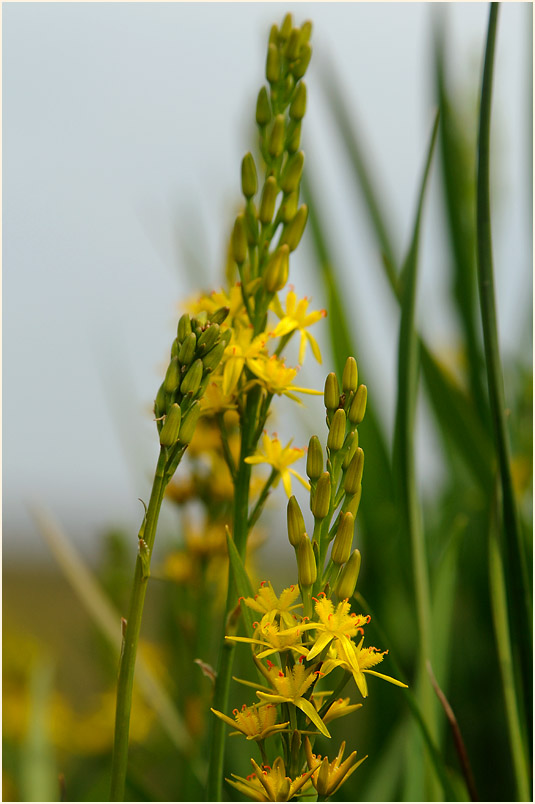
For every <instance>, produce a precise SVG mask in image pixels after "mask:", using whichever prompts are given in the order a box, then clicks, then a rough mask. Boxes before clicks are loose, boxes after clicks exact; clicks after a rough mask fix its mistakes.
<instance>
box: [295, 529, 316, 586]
mask: <svg viewBox="0 0 535 804" xmlns="http://www.w3.org/2000/svg"><path fill="white" fill-rule="evenodd" d="M296 557H297V578H298V580H299V584H300V586H305V587H308V586H312V584H313V583H314V582H315V580H316V578H317V575H318V570H317V567H316V558H315V556H314V550H313V548H312V542H311V541H310V539H309V538H308V536H307V535H306V533H305V535H304V538H303V539H302V540H301V541H300V542H299V544H298V546H297V548H296Z"/></svg>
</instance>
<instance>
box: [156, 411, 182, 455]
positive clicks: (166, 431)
mask: <svg viewBox="0 0 535 804" xmlns="http://www.w3.org/2000/svg"><path fill="white" fill-rule="evenodd" d="M181 419H182V411H181V410H180V405H177V403H176V402H175V403H174V404H172V405H171V407H170V409H169V413H168V414H167V416H166V417H165V422H164V425H163V427H162V429H161V430H160V444H161V445H162V447H172V446H173V444H176V442H177V441H178V433H179V430H180V421H181Z"/></svg>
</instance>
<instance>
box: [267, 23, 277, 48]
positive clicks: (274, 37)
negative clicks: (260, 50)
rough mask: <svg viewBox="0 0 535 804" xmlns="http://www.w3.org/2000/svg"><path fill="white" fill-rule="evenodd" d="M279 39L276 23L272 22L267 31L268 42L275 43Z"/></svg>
mask: <svg viewBox="0 0 535 804" xmlns="http://www.w3.org/2000/svg"><path fill="white" fill-rule="evenodd" d="M278 39H279V28H278V25H275V24H273V25H272V26H271V28H270V31H269V40H268V42H269V44H270V45H276V44H277V41H278Z"/></svg>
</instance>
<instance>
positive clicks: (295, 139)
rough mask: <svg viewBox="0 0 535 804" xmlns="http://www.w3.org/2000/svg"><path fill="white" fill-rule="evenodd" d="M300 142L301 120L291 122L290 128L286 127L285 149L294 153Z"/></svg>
mask: <svg viewBox="0 0 535 804" xmlns="http://www.w3.org/2000/svg"><path fill="white" fill-rule="evenodd" d="M300 144H301V121H299V123H295V122H294V123H293V125H292V126H291V128H290V127H289V128H288V134H287V136H286V150H287V151H288V153H289V154H294V153H295V152H296V151H298V150H299V146H300Z"/></svg>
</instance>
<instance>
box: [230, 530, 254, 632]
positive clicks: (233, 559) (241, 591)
mask: <svg viewBox="0 0 535 804" xmlns="http://www.w3.org/2000/svg"><path fill="white" fill-rule="evenodd" d="M227 548H228V558H229V562H230V566H231V568H232V576H233V581H234V585H235V587H236V591H237V593H238V597H254V590H253V586H252V584H251V581H250V579H249V575H248V574H247V570H246V569H245V566H244V564H243V561H242V560H241V556H240V554H239V553H238V550H237V548H236V545H235V544H234V539H233V538H232V536H231V535H230V533H229V532H228V530H227ZM240 609H241V616H242V617H243V622H244V623H245V630H246V631H247V636H248V637H252V636H253V631H254V628H253V617H252V614H251V610H250V608H249V607H248V606H244V605H243V604H242V605H241V606H240Z"/></svg>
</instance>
